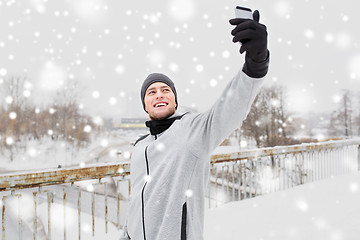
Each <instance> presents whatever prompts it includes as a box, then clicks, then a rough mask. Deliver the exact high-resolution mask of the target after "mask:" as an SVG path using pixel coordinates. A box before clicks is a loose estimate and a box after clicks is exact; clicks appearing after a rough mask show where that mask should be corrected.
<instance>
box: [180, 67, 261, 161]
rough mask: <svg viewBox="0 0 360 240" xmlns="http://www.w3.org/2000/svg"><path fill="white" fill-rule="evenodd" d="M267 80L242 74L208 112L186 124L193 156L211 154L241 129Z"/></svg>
mask: <svg viewBox="0 0 360 240" xmlns="http://www.w3.org/2000/svg"><path fill="white" fill-rule="evenodd" d="M264 79H265V78H264V77H262V78H251V77H249V76H248V75H246V74H245V73H244V72H243V71H239V72H238V74H237V75H236V76H235V77H234V78H233V79H232V81H230V83H228V85H227V86H226V88H225V89H224V91H223V93H222V94H221V96H220V98H219V99H218V100H217V101H216V102H215V104H214V105H213V106H212V107H211V108H210V109H209V110H208V111H206V112H203V113H200V114H196V115H195V116H194V117H191V118H188V121H190V122H188V123H185V124H189V125H190V134H189V137H188V142H189V148H190V150H191V151H192V153H193V154H195V155H197V156H200V155H201V154H203V153H211V152H212V151H213V150H214V149H215V148H216V147H217V146H218V145H219V144H220V143H221V142H222V141H223V140H224V139H225V138H226V137H228V136H229V135H230V134H231V133H232V132H233V131H234V130H235V129H237V128H240V127H241V125H242V122H243V120H245V118H246V116H247V114H248V113H249V111H250V108H251V105H252V102H253V101H254V99H255V97H256V95H257V93H258V92H259V90H260V88H261V85H262V83H263V81H264Z"/></svg>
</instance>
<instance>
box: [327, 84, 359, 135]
mask: <svg viewBox="0 0 360 240" xmlns="http://www.w3.org/2000/svg"><path fill="white" fill-rule="evenodd" d="M352 113H353V111H352V93H351V91H349V90H343V95H342V99H341V101H339V104H338V109H337V110H335V111H333V112H332V114H331V119H330V123H329V128H328V132H329V135H330V136H333V137H340V136H345V137H346V138H349V137H352V136H353V131H352V125H353V120H352Z"/></svg>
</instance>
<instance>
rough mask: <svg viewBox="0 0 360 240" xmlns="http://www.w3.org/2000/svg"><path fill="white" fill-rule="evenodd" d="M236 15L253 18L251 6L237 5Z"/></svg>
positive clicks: (237, 16)
mask: <svg viewBox="0 0 360 240" xmlns="http://www.w3.org/2000/svg"><path fill="white" fill-rule="evenodd" d="M235 17H236V18H246V19H253V16H252V11H251V9H250V8H246V7H240V6H237V7H236V8H235Z"/></svg>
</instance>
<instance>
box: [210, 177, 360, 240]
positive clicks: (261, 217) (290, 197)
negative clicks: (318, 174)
mask: <svg viewBox="0 0 360 240" xmlns="http://www.w3.org/2000/svg"><path fill="white" fill-rule="evenodd" d="M359 226H360V173H356V174H350V175H345V176H340V177H334V178H331V179H327V180H322V181H318V182H315V183H311V184H305V185H301V186H297V187H295V188H292V189H289V190H286V191H282V192H276V193H272V194H270V195H265V196H260V197H256V198H253V199H248V200H244V201H240V202H232V203H229V204H225V205H223V206H221V207H218V208H215V209H210V210H207V211H206V213H205V230H204V237H205V239H206V240H219V239H227V240H232V239H246V240H253V239H254V240H255V239H256V240H267V239H276V240H289V239H294V240H295V239H299V240H312V239H314V240H322V239H324V240H358V239H360V227H359Z"/></svg>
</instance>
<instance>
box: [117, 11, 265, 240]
mask: <svg viewBox="0 0 360 240" xmlns="http://www.w3.org/2000/svg"><path fill="white" fill-rule="evenodd" d="M253 18H254V20H245V19H239V18H237V19H232V20H230V24H232V25H234V26H235V28H234V30H233V31H232V32H231V34H232V35H233V36H234V37H233V42H241V43H242V45H241V48H240V53H243V52H246V56H245V64H244V66H243V68H242V70H241V71H239V72H238V73H237V74H236V76H235V77H234V78H233V79H232V81H230V82H229V84H228V85H227V86H226V88H225V90H224V91H223V93H222V95H221V97H220V98H219V99H218V100H217V101H216V102H215V104H214V105H213V106H212V107H211V108H210V109H209V110H208V111H206V112H203V113H197V114H190V113H186V114H182V115H180V114H178V113H176V109H177V106H178V101H177V93H176V89H175V85H174V83H173V81H172V80H171V79H170V78H169V77H167V76H166V75H164V74H161V73H152V74H150V75H149V76H148V77H147V78H146V79H145V81H144V83H143V85H142V87H141V100H142V103H143V107H144V110H145V111H146V112H147V113H148V115H149V121H147V122H146V126H147V127H148V128H149V130H150V134H148V135H145V136H143V137H142V138H140V139H139V140H138V141H137V142H136V143H135V147H134V150H133V153H132V157H131V170H130V171H131V175H130V176H131V177H130V178H131V199H130V207H129V214H128V219H127V225H126V226H125V227H124V236H123V237H122V238H121V239H125V240H126V239H135V240H177V239H179V240H186V239H187V240H202V239H203V224H204V196H205V188H206V186H207V183H208V181H209V173H210V170H209V169H210V155H211V152H212V151H213V150H214V149H215V148H216V147H217V146H218V145H219V144H220V143H221V142H222V141H223V140H224V139H225V138H226V137H228V136H229V135H230V134H231V133H232V132H233V131H234V130H235V129H236V128H239V127H240V126H241V123H242V121H243V120H244V119H245V118H246V116H247V114H248V112H249V110H250V107H251V104H252V102H253V100H254V99H255V97H256V94H257V93H258V91H259V89H260V87H261V84H262V82H263V80H264V77H265V75H266V73H267V71H268V65H269V51H268V49H267V31H266V27H265V26H264V25H263V24H260V23H259V12H258V11H255V12H254V14H253Z"/></svg>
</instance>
